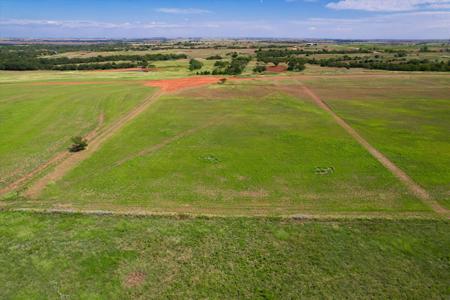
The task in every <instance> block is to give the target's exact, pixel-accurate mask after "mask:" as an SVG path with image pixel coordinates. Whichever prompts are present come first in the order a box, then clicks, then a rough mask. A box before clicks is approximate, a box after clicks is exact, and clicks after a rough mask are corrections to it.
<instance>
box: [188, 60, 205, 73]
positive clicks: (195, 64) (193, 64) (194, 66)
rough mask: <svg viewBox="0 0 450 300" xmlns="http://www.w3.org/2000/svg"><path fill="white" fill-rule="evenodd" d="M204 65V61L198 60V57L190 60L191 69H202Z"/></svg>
mask: <svg viewBox="0 0 450 300" xmlns="http://www.w3.org/2000/svg"><path fill="white" fill-rule="evenodd" d="M202 67H203V63H202V62H200V61H198V60H196V59H193V58H192V59H191V60H190V61H189V70H190V71H194V70H200V69H201V68H202Z"/></svg>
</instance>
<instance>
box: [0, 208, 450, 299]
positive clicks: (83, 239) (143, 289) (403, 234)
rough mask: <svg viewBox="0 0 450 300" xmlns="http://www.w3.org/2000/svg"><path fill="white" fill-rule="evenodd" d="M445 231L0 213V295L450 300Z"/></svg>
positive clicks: (433, 226)
mask: <svg viewBox="0 0 450 300" xmlns="http://www.w3.org/2000/svg"><path fill="white" fill-rule="evenodd" d="M449 225H450V224H449V223H448V222H447V221H433V220H428V221H427V220H422V221H421V220H409V221H408V220H403V221H393V220H391V221H389V220H382V221H380V220H365V221H363V220H359V221H358V220H353V221H334V220H328V221H305V222H298V221H293V220H291V221H289V220H280V219H265V218H261V219H251V218H224V219H221V218H217V219H178V220H177V219H173V218H158V217H152V218H136V217H118V216H115V217H113V216H81V215H64V214H61V215H59V214H53V215H46V214H31V213H7V212H3V213H1V214H0V263H1V265H2V268H0V294H1V298H4V299H57V298H71V299H72V298H74V299H147V298H148V297H151V298H154V299H167V298H170V299H181V298H184V299H186V298H193V299H194V298H195V299H199V298H209V299H219V298H246V299H260V298H261V299H281V298H283V299H286V298H290V299H297V298H359V299H361V298H367V299H368V298H370V299H386V298H396V299H399V298H413V299H424V298H427V299H444V298H446V297H448V296H449V295H450V291H449V288H448V282H449V280H450V273H449V268H450V262H449V257H448V253H449V251H450V234H449V233H450V230H449V229H450V226H449Z"/></svg>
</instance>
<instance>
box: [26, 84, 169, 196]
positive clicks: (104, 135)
mask: <svg viewBox="0 0 450 300" xmlns="http://www.w3.org/2000/svg"><path fill="white" fill-rule="evenodd" d="M161 94H162V92H161V91H157V92H156V93H154V94H153V95H151V96H150V97H148V98H147V99H146V100H145V101H143V103H141V104H140V105H139V106H137V107H136V108H134V109H133V110H132V111H130V112H128V113H127V114H126V115H124V116H122V117H121V118H120V119H118V120H117V121H116V122H114V123H113V124H111V125H110V126H109V127H107V128H105V129H104V130H102V131H101V132H100V133H99V134H93V136H92V137H91V140H90V142H89V146H88V147H87V149H86V150H84V151H81V152H78V153H71V154H66V155H64V159H62V160H61V162H60V163H59V164H57V165H56V166H55V168H54V169H53V170H52V171H51V172H50V173H48V174H46V175H45V176H43V177H42V178H40V179H38V180H37V181H36V182H35V183H34V184H33V185H32V186H31V187H30V188H29V189H28V190H27V191H26V192H25V196H27V197H31V198H35V197H36V196H38V195H39V194H40V192H41V191H42V190H43V189H44V188H45V186H46V185H47V184H48V183H49V182H51V181H56V180H58V179H60V178H61V177H63V176H64V174H66V173H67V172H68V171H69V170H71V169H72V168H73V167H74V166H76V165H77V164H78V163H79V162H80V161H83V160H85V159H86V158H88V157H89V156H91V155H92V154H93V153H94V152H96V151H97V150H98V149H99V148H100V146H101V145H102V144H103V143H104V142H105V141H106V140H107V139H108V138H110V137H111V136H112V135H114V134H115V133H116V132H118V131H119V130H120V129H122V128H123V127H124V126H125V125H126V124H127V123H128V122H130V121H131V120H133V119H134V118H136V117H137V116H139V115H140V114H141V113H142V112H143V111H145V110H146V109H147V108H148V107H149V106H150V105H151V104H153V103H154V102H155V100H157V99H158V98H159V96H160V95H161ZM42 169H45V168H42Z"/></svg>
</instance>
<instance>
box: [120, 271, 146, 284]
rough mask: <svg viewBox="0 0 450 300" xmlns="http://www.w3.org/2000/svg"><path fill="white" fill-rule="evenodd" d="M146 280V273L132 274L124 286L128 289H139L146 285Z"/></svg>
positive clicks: (126, 278)
mask: <svg viewBox="0 0 450 300" xmlns="http://www.w3.org/2000/svg"><path fill="white" fill-rule="evenodd" d="M145 278H146V274H145V273H144V272H132V273H130V274H128V275H127V276H126V277H125V279H124V281H123V285H124V286H125V287H127V288H133V287H138V286H140V285H142V284H143V283H144V281H145Z"/></svg>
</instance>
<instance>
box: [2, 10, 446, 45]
mask: <svg viewBox="0 0 450 300" xmlns="http://www.w3.org/2000/svg"><path fill="white" fill-rule="evenodd" d="M178 19H179V20H177V21H174V22H157V21H151V20H149V21H142V22H99V21H90V20H45V19H44V20H30V19H0V28H2V30H1V33H0V36H3V37H37V38H39V37H55V38H61V37H80V38H90V37H93V38H94V37H109V38H122V37H127V38H138V37H139V38H148V37H169V38H171V37H278V38H282V37H291V38H341V39H448V38H449V37H450V11H438V10H428V11H412V12H411V11H410V12H396V13H389V14H379V15H375V16H369V17H360V18H306V19H298V20H279V21H269V20H248V21H238V20H217V21H203V20H196V19H195V18H194V19H191V18H189V19H186V18H178Z"/></svg>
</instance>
